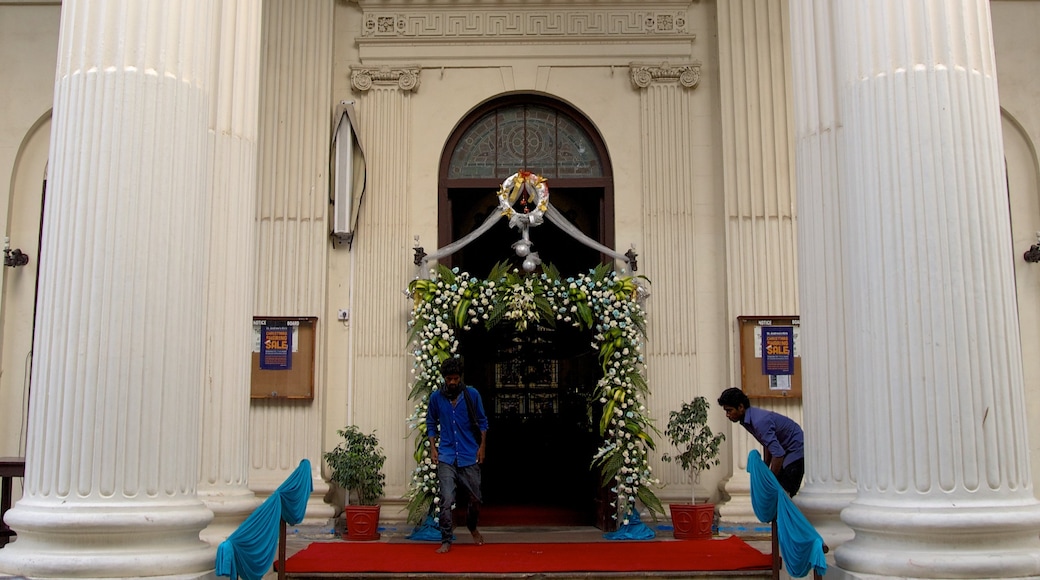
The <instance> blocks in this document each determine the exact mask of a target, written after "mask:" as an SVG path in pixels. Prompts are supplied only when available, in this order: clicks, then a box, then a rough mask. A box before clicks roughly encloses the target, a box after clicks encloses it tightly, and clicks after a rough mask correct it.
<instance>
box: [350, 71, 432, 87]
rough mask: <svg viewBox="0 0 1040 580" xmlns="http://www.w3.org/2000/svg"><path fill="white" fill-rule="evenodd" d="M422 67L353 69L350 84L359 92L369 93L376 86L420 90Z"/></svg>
mask: <svg viewBox="0 0 1040 580" xmlns="http://www.w3.org/2000/svg"><path fill="white" fill-rule="evenodd" d="M421 70H422V67H420V66H418V65H415V66H406V67H389V66H381V67H351V69H350V84H351V85H352V86H353V87H354V89H355V90H358V91H367V90H369V89H371V88H372V87H373V86H376V85H383V86H393V85H396V86H397V88H399V89H401V90H402V91H414V90H416V89H418V88H419V71H421Z"/></svg>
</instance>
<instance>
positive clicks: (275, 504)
mask: <svg viewBox="0 0 1040 580" xmlns="http://www.w3.org/2000/svg"><path fill="white" fill-rule="evenodd" d="M313 490H314V482H313V481H312V479H311V462H310V461H308V460H306V459H304V460H303V461H300V465H299V466H298V467H297V468H296V471H293V472H292V475H290V476H289V477H288V479H286V480H285V481H284V482H282V485H280V486H278V489H276V490H275V492H274V493H273V494H271V497H269V498H267V499H266V500H264V503H262V504H260V507H258V508H256V510H255V511H254V512H253V513H252V514H250V516H249V517H248V518H246V521H244V522H242V525H240V526H238V529H237V530H235V531H234V532H233V533H232V534H231V535H230V536H228V539H226V540H224V541H223V542H221V543H220V546H218V547H217V563H216V573H217V576H228V577H230V578H231V580H238V578H240V577H241V578H245V579H246V580H260V579H261V578H263V576H264V574H265V573H267V571H268V570H270V569H271V563H272V562H274V558H275V552H276V551H277V549H278V529H279V521H280V520H285V522H286V523H287V524H289V525H291V526H294V525H296V524H298V523H300V522H301V521H303V516H304V514H305V513H306V511H307V498H308V497H310V495H311V492H312V491H313Z"/></svg>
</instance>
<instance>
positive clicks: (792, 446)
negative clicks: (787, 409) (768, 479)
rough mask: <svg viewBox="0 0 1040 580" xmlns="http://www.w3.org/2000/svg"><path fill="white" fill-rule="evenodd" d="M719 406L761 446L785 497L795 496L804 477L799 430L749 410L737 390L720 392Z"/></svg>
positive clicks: (760, 411) (773, 415)
mask: <svg viewBox="0 0 1040 580" xmlns="http://www.w3.org/2000/svg"><path fill="white" fill-rule="evenodd" d="M719 405H722V409H723V410H724V411H726V418H727V419H729V420H730V421H732V422H734V423H737V422H739V423H740V424H741V426H743V427H744V428H745V429H747V430H748V433H751V435H752V436H753V437H754V438H755V439H756V440H757V441H758V442H759V443H761V444H762V460H763V461H765V463H766V465H768V466H769V470H770V471H772V472H773V475H775V476H776V480H777V481H778V482H780V487H782V488H784V491H786V492H787V495H789V496H791V497H794V495H795V494H796V493H798V488H800V487H801V486H802V476H803V475H805V452H804V450H803V448H802V446H803V435H802V428H801V426H800V425H798V423H795V422H794V421H793V420H792V419H790V418H789V417H785V416H784V415H781V414H780V413H774V412H773V411H767V410H765V409H759V408H758V407H752V406H751V401H750V399H748V396H747V395H745V394H744V391H741V390H740V389H738V388H735V387H731V388H729V389H726V390H725V391H722V396H720V397H719Z"/></svg>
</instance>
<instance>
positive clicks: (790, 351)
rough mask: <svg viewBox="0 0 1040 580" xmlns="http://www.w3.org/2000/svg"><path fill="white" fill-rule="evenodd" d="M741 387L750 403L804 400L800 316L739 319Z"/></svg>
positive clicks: (739, 317) (742, 317) (745, 317)
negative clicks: (781, 399)
mask: <svg viewBox="0 0 1040 580" xmlns="http://www.w3.org/2000/svg"><path fill="white" fill-rule="evenodd" d="M737 326H739V330H740V386H741V389H742V390H743V391H744V393H745V394H746V395H747V396H748V398H750V399H754V398H760V399H761V398H767V397H776V398H783V397H801V396H802V359H801V356H800V353H799V350H798V336H799V334H800V331H801V326H800V324H799V320H798V317H797V316H738V317H737Z"/></svg>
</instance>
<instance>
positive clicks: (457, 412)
mask: <svg viewBox="0 0 1040 580" xmlns="http://www.w3.org/2000/svg"><path fill="white" fill-rule="evenodd" d="M466 392H467V393H468V394H469V400H470V401H473V407H474V411H475V413H474V415H476V417H477V427H478V428H480V430H481V431H487V428H488V422H487V416H486V415H485V414H484V403H483V402H482V401H481V400H480V392H478V391H477V390H476V389H474V388H473V387H466ZM455 403H456V404H454V405H453V404H452V403H451V401H449V400H448V397H446V396H444V394H443V393H442V392H441V391H434V392H433V394H432V395H430V406H429V408H428V409H427V411H426V435H427V437H436V436H437V435H440V438H441V439H440V442H439V443H438V444H437V455H438V458H437V459H438V461H440V462H443V463H452V464H455V465H458V466H459V467H466V466H467V465H473V464H474V463H476V462H477V449H479V448H480V441H478V440H477V439H476V438H475V436H474V434H473V429H472V428H471V427H470V425H471V423H470V418H469V408H468V407H467V406H466V396H465V395H463V394H462V393H459V396H458V398H457V399H455Z"/></svg>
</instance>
